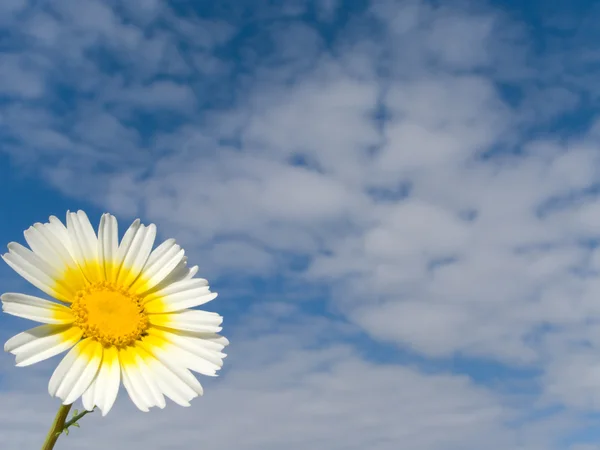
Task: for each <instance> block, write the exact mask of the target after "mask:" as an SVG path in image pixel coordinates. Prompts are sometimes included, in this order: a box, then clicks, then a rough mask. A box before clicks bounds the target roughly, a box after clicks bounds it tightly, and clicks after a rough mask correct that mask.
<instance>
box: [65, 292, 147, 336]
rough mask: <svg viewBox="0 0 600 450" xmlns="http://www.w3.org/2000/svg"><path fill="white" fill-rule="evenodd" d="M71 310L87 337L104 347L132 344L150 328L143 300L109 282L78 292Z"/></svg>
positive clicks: (77, 324) (76, 323)
mask: <svg viewBox="0 0 600 450" xmlns="http://www.w3.org/2000/svg"><path fill="white" fill-rule="evenodd" d="M71 309H72V310H73V314H74V316H75V325H76V326H78V327H79V328H81V329H82V330H83V335H84V337H91V338H94V339H96V340H97V341H98V342H100V343H101V344H102V345H104V346H105V347H110V346H115V347H126V346H128V345H130V344H133V342H135V341H136V340H138V339H139V338H140V337H141V336H142V335H143V334H144V333H145V332H146V330H147V329H148V325H149V322H148V317H147V315H146V313H145V312H144V308H143V307H142V306H141V302H140V299H139V298H137V297H135V296H133V295H131V294H129V293H128V292H127V290H125V289H119V288H117V287H115V286H114V285H113V284H112V283H109V282H106V281H102V282H99V283H93V284H91V285H89V286H87V287H86V288H85V289H82V290H80V291H78V292H77V294H75V299H74V301H73V303H72V304H71Z"/></svg>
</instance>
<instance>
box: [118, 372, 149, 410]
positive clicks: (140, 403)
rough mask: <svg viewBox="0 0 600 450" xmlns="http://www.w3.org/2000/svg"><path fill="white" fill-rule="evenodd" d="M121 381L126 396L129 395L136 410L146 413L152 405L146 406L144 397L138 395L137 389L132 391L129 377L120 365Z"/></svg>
mask: <svg viewBox="0 0 600 450" xmlns="http://www.w3.org/2000/svg"><path fill="white" fill-rule="evenodd" d="M121 381H123V387H124V388H125V390H126V391H127V394H129V398H130V399H131V401H132V402H133V404H134V405H135V406H136V407H137V409H139V410H140V411H143V412H148V411H149V409H150V407H151V406H152V405H148V404H146V400H144V397H142V396H141V395H140V394H139V392H138V391H137V389H134V387H133V384H132V382H131V381H130V380H129V375H128V374H127V371H126V370H125V369H124V368H123V366H122V365H121Z"/></svg>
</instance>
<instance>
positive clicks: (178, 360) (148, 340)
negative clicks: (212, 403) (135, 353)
mask: <svg viewBox="0 0 600 450" xmlns="http://www.w3.org/2000/svg"><path fill="white" fill-rule="evenodd" d="M139 345H141V346H142V347H143V348H144V349H145V350H146V352H148V353H150V354H151V355H153V356H154V357H155V358H156V359H157V360H158V361H160V362H161V363H163V364H164V365H165V367H167V368H168V369H169V370H170V371H171V372H173V373H174V374H175V375H176V376H177V378H179V379H180V380H181V381H182V382H183V383H185V384H186V386H188V387H189V388H190V389H191V390H192V391H194V392H195V393H196V394H198V395H202V394H203V393H204V389H202V385H201V384H200V382H199V381H198V380H197V379H196V377H195V376H194V375H193V374H192V373H191V372H190V371H189V370H188V369H187V368H186V365H187V360H186V359H185V356H187V354H186V353H181V352H178V351H169V350H172V348H173V347H174V346H173V344H170V343H168V342H166V341H164V340H163V339H159V338H157V337H156V336H145V337H144V338H142V340H141V342H140V344H139Z"/></svg>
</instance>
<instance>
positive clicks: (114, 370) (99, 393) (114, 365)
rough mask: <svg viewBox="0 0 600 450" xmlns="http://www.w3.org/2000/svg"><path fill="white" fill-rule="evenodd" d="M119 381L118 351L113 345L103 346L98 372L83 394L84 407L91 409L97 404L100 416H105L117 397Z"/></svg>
mask: <svg viewBox="0 0 600 450" xmlns="http://www.w3.org/2000/svg"><path fill="white" fill-rule="evenodd" d="M120 382H121V369H120V366H119V353H118V351H117V349H116V348H115V347H108V348H105V349H103V355H102V363H101V364H100V369H99V370H98V374H97V375H96V378H95V379H94V381H93V382H92V384H90V387H89V388H88V389H87V391H85V393H84V394H83V403H84V407H85V408H86V409H87V410H88V411H91V410H92V409H94V406H98V408H100V411H101V412H102V416H106V414H108V412H109V411H110V410H111V408H112V407H113V405H114V403H115V400H116V399H117V394H118V393H119V384H120Z"/></svg>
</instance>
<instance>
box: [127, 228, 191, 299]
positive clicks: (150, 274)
mask: <svg viewBox="0 0 600 450" xmlns="http://www.w3.org/2000/svg"><path fill="white" fill-rule="evenodd" d="M184 253H185V252H184V251H183V250H182V249H181V247H180V246H179V245H177V244H175V240H174V239H170V240H168V241H165V242H163V243H162V244H161V245H159V246H158V247H157V248H156V249H155V250H154V251H153V252H152V253H151V254H150V257H149V258H148V261H147V263H146V265H145V266H144V268H143V270H142V275H141V276H140V277H139V278H138V279H137V280H136V282H135V283H134V284H133V285H132V286H131V291H132V292H134V293H137V294H142V293H144V292H147V291H148V290H150V289H152V288H153V287H154V286H156V285H157V284H158V283H160V282H161V281H163V280H164V279H165V277H167V275H169V274H170V273H171V272H173V269H175V267H177V265H178V264H179V263H180V262H181V260H182V259H183V257H184Z"/></svg>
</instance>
